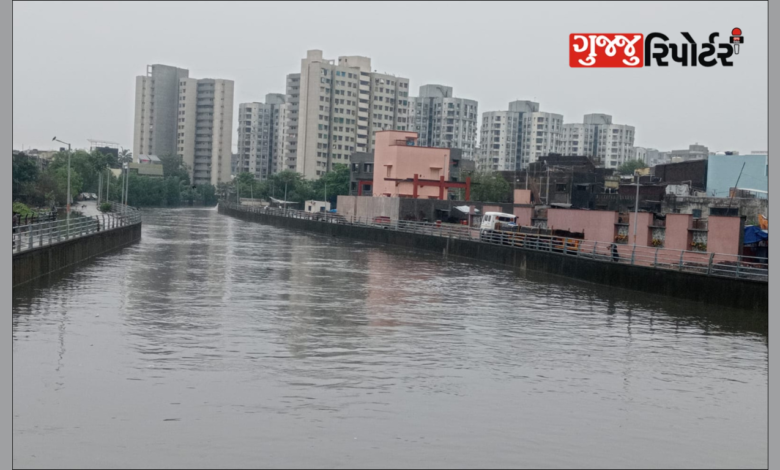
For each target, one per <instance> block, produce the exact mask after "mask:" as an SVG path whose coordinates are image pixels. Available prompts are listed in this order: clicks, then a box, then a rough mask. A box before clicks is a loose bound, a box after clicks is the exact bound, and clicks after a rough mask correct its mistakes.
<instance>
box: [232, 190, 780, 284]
mask: <svg viewBox="0 0 780 470" xmlns="http://www.w3.org/2000/svg"><path fill="white" fill-rule="evenodd" d="M220 204H225V205H226V206H227V207H229V208H230V209H234V210H240V211H244V212H251V213H260V214H269V215H278V216H283V217H290V218H295V219H304V220H314V221H319V222H323V223H334V224H348V225H361V226H366V227H372V228H376V229H384V230H394V231H398V232H406V233H415V234H421V235H432V236H439V237H445V238H451V239H457V240H469V241H475V242H480V243H488V244H492V245H503V246H510V247H513V248H518V249H525V250H533V251H543V252H550V253H557V254H560V255H562V256H578V257H581V258H587V259H592V260H596V261H603V262H609V263H619V264H628V265H631V266H640V267H645V268H651V269H664V270H672V271H683V272H692V273H698V274H703V275H707V276H718V277H728V278H739V279H751V280H756V281H762V282H767V281H768V277H769V271H768V267H769V259H768V258H760V257H751V256H738V255H730V254H723V253H710V252H700V251H686V250H671V249H667V248H661V247H652V246H639V245H636V246H635V245H629V244H614V243H610V242H597V241H593V240H582V239H575V238H567V237H560V236H554V235H539V234H534V233H522V231H521V232H510V231H499V230H480V229H479V228H478V227H470V226H468V225H457V224H449V223H442V222H417V221H407V220H391V219H389V218H387V217H374V218H361V217H344V216H342V215H338V214H331V213H322V212H320V213H310V212H304V211H299V210H293V209H278V208H271V207H247V206H239V205H236V204H235V203H220Z"/></svg>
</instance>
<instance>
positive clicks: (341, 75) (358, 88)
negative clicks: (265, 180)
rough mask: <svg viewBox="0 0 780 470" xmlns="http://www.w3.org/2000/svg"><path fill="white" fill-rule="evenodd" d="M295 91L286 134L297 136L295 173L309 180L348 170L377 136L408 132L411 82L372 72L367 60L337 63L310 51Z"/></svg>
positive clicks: (355, 58)
mask: <svg viewBox="0 0 780 470" xmlns="http://www.w3.org/2000/svg"><path fill="white" fill-rule="evenodd" d="M288 85H289V80H288ZM297 88H298V90H296V91H298V93H297V95H298V97H297V98H298V102H297V104H296V105H292V103H293V101H292V100H290V103H291V105H292V107H291V109H290V110H289V113H290V119H289V120H288V124H289V129H288V133H289V134H290V135H294V136H295V138H294V142H295V150H296V152H295V170H296V171H297V172H299V173H302V174H303V175H304V177H306V178H308V179H313V178H318V177H319V176H321V175H322V174H324V173H325V172H327V171H329V170H330V169H331V168H332V167H333V164H335V163H343V164H349V156H350V154H351V153H352V152H355V151H359V152H371V151H372V150H373V148H374V134H375V133H376V132H378V131H380V130H385V129H398V130H407V129H408V126H409V122H408V118H409V114H408V108H409V80H408V79H405V78H398V77H395V76H393V75H388V74H382V73H376V72H372V71H371V59H369V58H368V57H359V56H345V57H339V59H338V62H335V61H333V60H326V59H324V58H323V56H322V51H319V50H311V51H308V52H307V54H306V58H305V59H302V60H301V73H300V77H299V86H298V87H297ZM289 91H291V90H288V93H289ZM291 149H292V144H290V148H289V150H291ZM288 160H289V158H288Z"/></svg>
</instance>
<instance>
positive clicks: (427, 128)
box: [409, 85, 477, 160]
mask: <svg viewBox="0 0 780 470" xmlns="http://www.w3.org/2000/svg"><path fill="white" fill-rule="evenodd" d="M409 130H411V131H413V132H417V133H418V135H419V138H418V140H417V143H418V145H421V146H423V147H444V148H459V149H461V150H462V151H463V157H464V158H466V159H469V160H472V159H474V157H475V149H476V146H477V102H476V101H474V100H467V99H463V98H454V97H453V96H452V87H448V86H443V85H423V86H421V87H420V93H419V96H418V97H414V98H410V107H409Z"/></svg>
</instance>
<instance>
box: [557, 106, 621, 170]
mask: <svg viewBox="0 0 780 470" xmlns="http://www.w3.org/2000/svg"><path fill="white" fill-rule="evenodd" d="M634 133H635V129H634V126H627V125H624V124H613V123H612V116H610V115H609V114H586V115H585V117H584V118H583V123H582V124H580V123H576V124H564V125H563V133H562V137H561V149H560V153H562V154H564V155H580V156H587V157H591V158H593V159H594V160H596V162H597V163H600V164H603V165H604V166H605V167H606V168H617V167H619V166H620V165H622V164H623V163H625V162H626V161H628V160H632V159H633V158H634V156H635V151H634Z"/></svg>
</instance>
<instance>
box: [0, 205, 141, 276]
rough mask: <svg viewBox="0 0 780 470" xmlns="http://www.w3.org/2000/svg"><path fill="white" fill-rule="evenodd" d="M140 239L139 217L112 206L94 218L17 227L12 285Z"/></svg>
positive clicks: (71, 218) (122, 208) (132, 212)
mask: <svg viewBox="0 0 780 470" xmlns="http://www.w3.org/2000/svg"><path fill="white" fill-rule="evenodd" d="M140 238H141V214H140V212H139V211H138V210H137V209H135V208H132V207H129V206H125V205H122V204H117V203H113V204H112V211H111V212H109V213H104V214H100V215H97V216H94V217H86V216H75V217H70V218H65V219H60V220H53V221H45V222H38V223H35V224H28V225H18V226H15V227H13V230H12V242H11V246H12V250H13V285H14V286H17V285H20V284H23V283H25V282H28V281H31V280H33V279H36V278H38V277H41V276H44V275H46V274H48V273H51V272H53V271H57V270H59V269H62V268H65V267H68V266H71V265H73V264H76V263H79V262H81V261H84V260H86V259H89V258H92V257H94V256H97V255H100V254H103V253H106V252H108V251H111V250H114V249H116V248H119V247H122V246H125V245H128V244H130V243H133V242H135V241H138V240H140Z"/></svg>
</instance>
